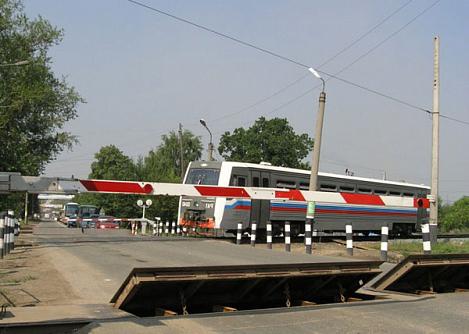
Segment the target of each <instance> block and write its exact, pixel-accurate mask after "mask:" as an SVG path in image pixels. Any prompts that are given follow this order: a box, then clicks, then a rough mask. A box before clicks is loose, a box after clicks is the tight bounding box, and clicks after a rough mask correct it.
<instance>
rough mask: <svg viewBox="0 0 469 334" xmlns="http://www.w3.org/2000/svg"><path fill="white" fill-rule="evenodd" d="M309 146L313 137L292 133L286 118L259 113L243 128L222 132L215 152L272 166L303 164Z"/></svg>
mask: <svg viewBox="0 0 469 334" xmlns="http://www.w3.org/2000/svg"><path fill="white" fill-rule="evenodd" d="M312 148H313V140H312V139H311V138H310V137H309V136H308V135H307V134H306V133H303V134H300V135H298V134H296V133H295V131H294V130H293V128H292V127H291V126H290V125H289V124H288V120H287V119H286V118H273V119H270V120H267V119H265V117H260V118H259V119H258V120H256V122H255V123H254V124H253V125H252V126H251V127H250V128H249V129H247V130H246V129H244V128H237V129H235V130H233V133H232V134H231V133H230V132H229V131H227V132H225V133H224V134H223V135H222V136H221V139H220V145H219V146H218V152H219V153H220V154H221V155H222V156H223V158H225V159H226V160H228V161H243V162H252V163H259V162H261V161H266V162H270V163H272V164H273V165H274V166H282V167H292V168H307V166H308V165H307V164H306V163H304V162H303V159H304V158H305V157H306V156H307V155H308V153H309V152H310V151H311V150H312Z"/></svg>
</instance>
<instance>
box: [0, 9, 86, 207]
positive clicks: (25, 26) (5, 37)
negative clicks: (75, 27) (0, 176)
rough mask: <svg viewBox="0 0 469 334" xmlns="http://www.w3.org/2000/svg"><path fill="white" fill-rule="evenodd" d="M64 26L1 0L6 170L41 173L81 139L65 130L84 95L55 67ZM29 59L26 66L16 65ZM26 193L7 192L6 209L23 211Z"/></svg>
mask: <svg viewBox="0 0 469 334" xmlns="http://www.w3.org/2000/svg"><path fill="white" fill-rule="evenodd" d="M62 36H63V32H62V30H60V29H57V28H56V27H54V26H52V25H51V24H50V23H49V22H48V21H47V20H45V19H44V18H42V17H39V18H37V19H33V20H31V19H29V18H28V17H27V16H26V15H25V13H24V10H23V5H22V4H21V2H20V1H19V0H0V45H1V48H0V133H1V136H0V171H14V172H21V173H22V174H25V175H39V174H40V173H41V172H42V171H43V170H44V168H45V165H46V164H47V163H48V162H50V161H52V160H53V159H54V158H55V157H56V156H57V154H58V153H60V152H61V151H63V150H64V149H66V148H70V147H71V145H72V144H74V143H75V137H74V136H72V135H71V134H70V133H69V132H66V131H64V130H63V127H64V125H65V124H66V123H67V122H68V121H70V120H72V119H74V118H76V117H77V105H78V104H79V103H80V102H83V99H82V98H81V97H80V95H79V94H78V93H77V92H76V90H75V89H74V88H73V87H72V86H70V85H69V84H68V83H67V82H66V80H65V79H64V78H57V77H56V76H55V75H54V73H53V71H52V69H51V62H52V60H51V58H50V57H49V56H48V53H49V49H50V48H51V47H52V46H54V45H57V44H59V42H60V41H61V39H62ZM24 61H27V62H28V63H27V64H23V65H20V66H16V65H13V66H11V64H15V63H18V62H24ZM23 198H24V196H23V195H22V194H13V195H9V196H2V198H1V199H0V211H1V210H4V209H15V211H16V212H17V214H18V213H19V211H20V210H22V204H21V203H22V201H23Z"/></svg>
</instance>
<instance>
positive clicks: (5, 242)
mask: <svg viewBox="0 0 469 334" xmlns="http://www.w3.org/2000/svg"><path fill="white" fill-rule="evenodd" d="M7 254H8V215H5V218H4V221H3V255H4V256H6V255H7Z"/></svg>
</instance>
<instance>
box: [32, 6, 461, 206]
mask: <svg viewBox="0 0 469 334" xmlns="http://www.w3.org/2000/svg"><path fill="white" fill-rule="evenodd" d="M140 1H141V2H142V3H144V4H146V5H149V6H152V7H154V8H157V9H160V10H163V11H167V12H169V13H171V14H174V15H177V16H180V17H183V18H185V19H188V20H191V21H194V22H196V23H198V24H201V25H204V26H207V27H209V28H211V29H213V30H216V31H219V32H222V33H224V34H228V35H230V36H233V37H236V38H238V39H241V40H243V41H246V42H249V43H252V44H254V45H257V46H259V47H262V48H265V49H268V50H271V51H273V52H275V53H278V54H280V55H282V56H285V57H288V58H291V59H293V60H295V61H298V62H300V63H303V64H307V65H308V66H311V67H315V68H319V69H320V70H322V71H324V72H327V73H336V72H338V71H340V70H341V69H343V68H344V67H345V66H348V65H349V64H351V63H353V64H352V65H351V66H350V67H349V68H347V69H346V70H345V71H343V72H342V73H341V74H340V75H339V76H340V77H341V78H343V79H346V80H348V81H351V82H354V83H357V84H359V85H361V86H365V87H368V88H371V89H373V90H376V91H379V92H381V93H384V94H386V95H389V96H392V97H394V98H397V99H399V100H402V101H405V102H407V103H409V104H411V105H414V106H417V107H420V108H423V109H427V110H431V109H432V81H433V38H434V36H436V35H438V36H439V37H440V71H441V74H440V78H441V92H440V112H441V114H443V115H446V116H450V117H453V118H456V119H460V120H463V121H467V122H469V112H468V111H469V110H468V103H467V100H468V95H467V92H468V91H469V66H468V65H469V43H467V41H468V38H469V21H468V20H467V17H469V2H468V1H463V0H458V1H449V0H441V1H439V2H437V3H436V5H434V6H433V7H431V8H430V9H428V10H427V11H426V12H424V13H423V14H421V15H420V16H419V17H417V18H416V19H414V18H415V17H416V16H418V15H419V14H420V13H422V12H423V11H424V10H425V9H426V8H428V7H430V6H431V5H432V4H433V3H434V2H435V0H413V1H412V0H400V1H396V0H393V1H366V0H363V1H358V0H356V1H346V0H332V1H316V0H314V1H312V0H304V1H302V0H295V1H278V0H260V1H247V0H240V1H214V0H212V1H209V0H199V1H189V0H185V1H183V0H171V1H169V0H140ZM23 2H24V5H25V11H26V13H27V14H28V16H30V17H36V16H38V15H41V16H42V17H44V18H46V19H48V20H49V21H50V22H51V23H52V24H53V25H55V26H57V27H60V28H62V29H63V31H64V38H63V41H62V42H61V43H60V44H59V45H57V46H55V47H54V48H53V49H52V50H51V52H50V56H51V57H52V60H53V69H54V72H55V73H56V74H57V75H58V76H65V77H66V78H67V81H68V82H69V83H70V84H71V85H73V86H74V87H75V88H76V89H77V90H78V92H79V93H80V94H81V95H82V96H83V97H84V99H85V100H86V103H85V104H81V105H79V107H78V118H77V119H76V120H74V121H71V122H70V123H68V124H67V126H66V130H68V131H70V132H72V133H73V134H74V135H76V136H78V138H79V144H78V145H76V146H75V147H73V149H72V150H71V151H66V152H63V153H62V154H60V155H59V156H58V157H57V160H56V161H54V162H51V163H50V164H49V165H48V166H47V168H46V171H45V174H46V175H50V176H71V175H74V176H75V177H82V178H84V177H87V176H88V174H89V172H90V164H91V162H92V161H93V157H94V154H95V153H96V152H97V151H98V150H99V149H100V148H101V147H102V146H104V145H109V144H114V145H116V146H117V147H119V148H120V149H121V150H122V151H123V152H124V153H125V154H127V155H129V156H131V157H132V158H137V157H138V156H142V155H143V156H144V155H146V154H147V153H148V151H150V150H151V149H153V148H155V147H157V146H158V145H159V144H160V143H161V135H162V134H165V133H168V132H169V131H172V130H177V127H178V124H179V123H182V125H183V127H184V128H185V129H188V130H190V131H192V132H193V133H194V134H196V135H198V136H201V138H202V141H203V143H204V146H205V147H206V146H207V144H208V139H209V136H208V133H207V131H206V130H205V129H204V128H203V127H202V126H201V125H200V123H199V119H200V118H204V119H205V120H206V121H207V124H208V126H209V128H210V129H211V131H212V133H213V135H214V141H215V144H216V143H217V142H218V140H219V138H220V136H221V134H223V133H224V132H225V131H232V130H233V129H234V128H236V127H241V126H242V127H247V126H250V125H252V123H253V122H254V121H255V120H256V119H257V118H259V117H260V116H265V117H267V118H272V117H284V118H287V119H288V121H289V122H290V124H291V125H292V126H293V128H294V129H295V131H296V132H297V133H308V134H309V135H310V136H311V137H313V136H314V128H315V119H316V113H317V105H318V96H319V87H317V88H316V89H314V90H311V89H312V88H314V87H316V86H318V84H319V82H318V79H316V78H315V77H314V76H312V75H311V74H310V73H309V72H308V71H307V69H306V68H304V67H301V66H298V65H295V64H293V63H291V62H288V61H285V60H282V59H279V58H276V57H273V56H271V55H268V54H265V53H262V52H259V51H258V50H255V49H252V48H249V47H246V46H243V45H240V44H237V43H235V42H233V41H231V40H228V39H225V38H221V37H219V36H217V35H214V34H211V33H209V32H207V31H203V30H200V29H197V28H195V27H193V26H190V25H188V24H185V23H182V22H179V21H176V20H174V19H172V18H170V17H167V16H163V15H161V14H158V13H156V12H153V11H150V10H148V9H145V8H142V7H140V6H136V5H135V4H132V3H131V2H129V1H127V0H100V1H94V0H80V1H70V0H69V1H63V0H40V1H39V0H23ZM404 5H405V6H404ZM402 6H404V7H403V8H402V9H401V10H400V11H398V12H397V13H396V14H395V15H393V16H392V17H390V18H389V19H388V20H386V21H385V22H384V23H383V24H381V25H379V26H378V27H377V28H376V29H375V30H373V31H372V32H371V33H369V34H368V35H367V36H365V37H364V38H362V39H361V40H359V41H358V42H357V43H355V44H354V45H353V46H352V47H350V48H348V49H347V50H346V51H345V52H343V53H341V54H340V55H338V56H337V57H335V58H333V59H332V60H330V59H331V57H333V56H334V55H336V54H337V53H338V52H339V51H341V50H343V49H344V48H345V47H347V46H349V45H350V44H351V43H352V42H354V41H356V40H357V39H359V37H360V36H362V35H363V34H364V33H366V32H367V31H369V30H370V29H372V28H373V27H375V26H376V25H377V24H379V23H380V22H381V21H383V20H384V19H385V18H386V17H388V16H390V15H391V14H392V13H393V12H395V11H396V10H398V8H400V7H402ZM359 57H361V58H360V59H359V60H358V61H356V62H355V60H356V59H357V58H359ZM328 60H330V61H329V62H328V63H327V64H325V65H323V66H320V65H321V64H323V63H324V62H326V61H328ZM308 73H309V74H308ZM325 77H326V76H325ZM300 78H303V79H301V80H298V79H300ZM326 78H327V77H326ZM295 81H298V82H296V83H295V84H292V85H291V86H289V87H288V88H287V89H284V90H283V91H281V93H279V94H276V95H275V96H273V97H271V98H268V97H270V96H272V95H273V94H274V93H276V92H278V91H279V90H282V89H283V88H285V87H287V86H288V85H290V84H291V83H292V82H295ZM308 91H309V93H308ZM326 93H327V102H326V115H325V121H324V129H323V139H322V148H321V162H320V171H323V172H334V173H344V171H345V169H346V168H348V169H349V170H352V171H353V172H354V173H355V175H356V176H363V177H376V178H382V177H383V175H384V174H385V175H386V177H387V179H389V180H396V181H408V182H413V183H417V184H426V185H429V184H430V177H431V131H432V121H431V116H429V115H428V114H427V113H425V112H423V111H422V110H418V109H415V108H411V107H409V106H407V105H404V104H401V103H397V102H395V101H393V100H390V99H386V98H383V97H382V96H378V95H376V94H372V93H370V92H369V91H365V90H362V89H359V88H357V87H355V86H352V85H349V84H346V83H344V82H342V81H339V80H335V79H331V80H328V81H327V83H326ZM300 96H301V97H300ZM260 101H262V102H260ZM253 105H254V107H252V106H253ZM468 142H469V125H464V124H461V123H457V122H453V121H450V120H448V119H443V118H442V119H441V122H440V195H441V197H442V198H443V199H444V200H445V201H449V202H452V201H454V200H456V199H458V198H460V197H461V196H463V195H469V176H468V175H467V170H468V166H469V154H468V151H467V149H466V144H467V143H468ZM464 143H466V144H464ZM203 157H204V158H205V157H206V152H204V156H203ZM216 158H217V159H221V157H220V156H219V155H218V154H217V155H216Z"/></svg>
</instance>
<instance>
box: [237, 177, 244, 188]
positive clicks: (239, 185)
mask: <svg viewBox="0 0 469 334" xmlns="http://www.w3.org/2000/svg"><path fill="white" fill-rule="evenodd" d="M237 183H238V187H245V186H246V178H245V177H244V176H238V182H237Z"/></svg>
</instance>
